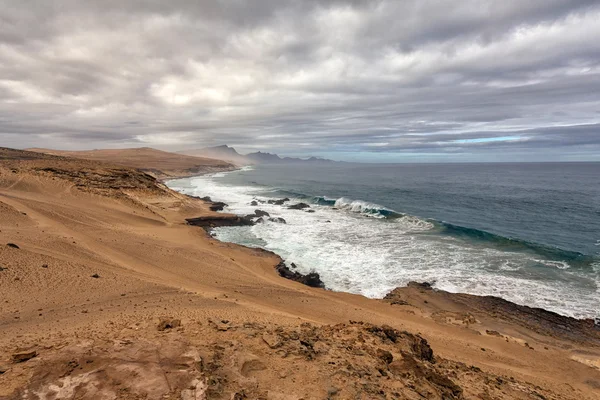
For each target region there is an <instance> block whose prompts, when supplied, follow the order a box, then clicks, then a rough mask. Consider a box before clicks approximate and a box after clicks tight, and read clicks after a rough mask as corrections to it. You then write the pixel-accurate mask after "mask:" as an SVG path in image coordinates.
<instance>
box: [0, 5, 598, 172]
mask: <svg viewBox="0 0 600 400" xmlns="http://www.w3.org/2000/svg"><path fill="white" fill-rule="evenodd" d="M599 38H600V2H599V1H598V0H588V1H586V0H528V1H522V0H518V1H516V0H515V1H513V0H503V1H496V0H493V1H491V0H454V1H448V0H405V1H392V0H389V1H386V0H381V1H376V0H375V1H358V0H346V1H334V0H329V1H325V0H306V1H299V0H260V1H258V0H255V1H244V0H212V1H207V0H169V1H163V0H145V1H142V0H127V1H123V0H118V1H116V0H85V1H83V0H73V1H71V0H53V1H47V0H19V1H15V0H0V146H8V147H16V148H27V147H49V148H55V149H69V150H79V149H93V148H125V147H154V148H158V149H163V150H169V151H175V150H189V149H194V148H200V147H204V146H215V145H222V144H228V145H231V146H234V147H235V148H236V149H238V150H239V151H240V152H242V153H244V152H252V151H258V150H261V151H268V152H276V153H279V154H282V155H289V156H309V155H315V156H323V157H328V158H332V159H336V160H347V161H366V162H419V161H424V162H436V161H440V162H456V161H461V162H469V161H585V160H590V161H600V40H599Z"/></svg>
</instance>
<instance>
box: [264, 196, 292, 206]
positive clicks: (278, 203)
mask: <svg viewBox="0 0 600 400" xmlns="http://www.w3.org/2000/svg"><path fill="white" fill-rule="evenodd" d="M288 201H290V199H288V198H287V197H286V198H284V199H279V200H269V201H267V203H269V204H274V205H276V206H282V205H283V204H284V203H287V202H288Z"/></svg>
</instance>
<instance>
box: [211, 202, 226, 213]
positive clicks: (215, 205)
mask: <svg viewBox="0 0 600 400" xmlns="http://www.w3.org/2000/svg"><path fill="white" fill-rule="evenodd" d="M225 207H227V204H225V203H223V202H222V201H217V202H212V204H211V205H210V206H209V207H208V208H209V209H210V211H223V209H224V208H225Z"/></svg>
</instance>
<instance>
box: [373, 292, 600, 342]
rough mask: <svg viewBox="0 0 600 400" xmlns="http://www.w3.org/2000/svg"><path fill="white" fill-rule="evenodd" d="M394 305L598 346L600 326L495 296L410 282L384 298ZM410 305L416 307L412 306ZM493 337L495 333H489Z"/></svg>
mask: <svg viewBox="0 0 600 400" xmlns="http://www.w3.org/2000/svg"><path fill="white" fill-rule="evenodd" d="M384 299H385V300H387V301H391V302H392V304H394V302H395V301H397V302H398V303H397V304H402V303H403V302H405V301H406V300H408V301H411V300H415V301H417V300H418V301H424V302H425V303H428V304H430V305H431V304H435V306H434V307H436V308H438V309H439V310H440V311H449V310H457V309H460V310H461V311H462V312H465V313H469V314H472V315H473V316H475V317H476V318H477V319H486V318H490V319H493V320H497V321H505V322H508V323H511V324H517V325H520V326H523V327H525V328H527V329H531V330H532V331H534V332H537V333H539V334H542V335H548V336H553V337H558V338H561V337H563V338H568V339H569V340H572V341H575V342H579V343H594V344H597V343H600V326H599V325H598V324H597V323H596V321H594V320H593V319H576V318H572V317H567V316H564V315H560V314H557V313H555V312H552V311H548V310H544V309H542V308H535V307H528V306H523V305H519V304H516V303H512V302H510V301H508V300H504V299H502V298H500V297H495V296H476V295H470V294H465V293H450V292H446V291H443V290H437V289H433V288H432V287H431V284H430V283H427V282H425V283H418V282H410V283H409V284H408V285H407V287H399V288H396V289H394V290H392V291H391V292H390V293H388V294H387V295H386V296H385V298H384ZM411 304H415V303H414V302H411ZM490 332H492V333H488V334H494V333H495V332H494V331H490Z"/></svg>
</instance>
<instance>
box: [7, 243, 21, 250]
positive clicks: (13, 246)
mask: <svg viewBox="0 0 600 400" xmlns="http://www.w3.org/2000/svg"><path fill="white" fill-rule="evenodd" d="M6 245H7V246H8V247H12V248H13V249H20V247H19V246H17V245H16V244H14V243H7V244H6Z"/></svg>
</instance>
